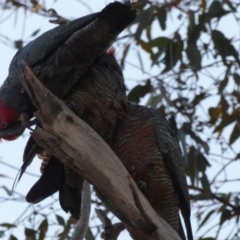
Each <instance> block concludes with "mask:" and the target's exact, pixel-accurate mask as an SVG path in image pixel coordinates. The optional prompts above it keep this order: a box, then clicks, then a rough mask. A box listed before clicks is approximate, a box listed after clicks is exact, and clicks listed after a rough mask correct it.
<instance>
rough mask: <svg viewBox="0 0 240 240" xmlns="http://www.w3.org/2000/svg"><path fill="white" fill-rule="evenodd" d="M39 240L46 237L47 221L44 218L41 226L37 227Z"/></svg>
mask: <svg viewBox="0 0 240 240" xmlns="http://www.w3.org/2000/svg"><path fill="white" fill-rule="evenodd" d="M38 230H39V238H38V239H39V240H44V238H45V236H46V232H47V230H48V221H47V219H46V218H45V219H44V220H43V221H42V222H41V224H40V225H39V228H38Z"/></svg>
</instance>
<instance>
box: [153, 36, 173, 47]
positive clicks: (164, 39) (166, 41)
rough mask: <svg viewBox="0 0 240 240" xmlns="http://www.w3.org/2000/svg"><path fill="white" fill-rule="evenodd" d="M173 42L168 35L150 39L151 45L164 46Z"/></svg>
mask: <svg viewBox="0 0 240 240" xmlns="http://www.w3.org/2000/svg"><path fill="white" fill-rule="evenodd" d="M171 43H172V40H171V39H170V38H167V37H158V38H155V39H152V40H151V41H149V45H150V46H151V47H158V48H163V47H167V46H169V45H170V44H171Z"/></svg>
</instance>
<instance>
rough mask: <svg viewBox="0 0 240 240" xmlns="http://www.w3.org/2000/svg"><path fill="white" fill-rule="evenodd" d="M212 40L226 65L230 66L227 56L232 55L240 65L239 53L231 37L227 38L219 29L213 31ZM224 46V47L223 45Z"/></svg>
mask: <svg viewBox="0 0 240 240" xmlns="http://www.w3.org/2000/svg"><path fill="white" fill-rule="evenodd" d="M212 40H213V43H214V47H215V49H216V50H217V53H218V54H219V55H220V56H221V58H222V61H223V63H224V65H226V66H227V67H228V64H227V62H226V57H227V56H232V57H233V58H234V59H235V61H236V62H237V63H238V65H239V66H240V60H239V55H238V52H237V51H236V49H235V48H234V46H233V45H232V42H231V40H230V39H228V38H226V37H225V36H224V34H223V33H221V32H220V31H218V30H213V31H212ZM222 46H224V47H222Z"/></svg>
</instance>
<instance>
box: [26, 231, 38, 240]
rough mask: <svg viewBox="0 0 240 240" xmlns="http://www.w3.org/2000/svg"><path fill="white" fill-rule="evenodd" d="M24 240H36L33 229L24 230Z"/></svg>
mask: <svg viewBox="0 0 240 240" xmlns="http://www.w3.org/2000/svg"><path fill="white" fill-rule="evenodd" d="M25 236H26V239H25V240H36V231H35V230H34V229H30V228H25Z"/></svg>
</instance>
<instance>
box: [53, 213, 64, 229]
mask: <svg viewBox="0 0 240 240" xmlns="http://www.w3.org/2000/svg"><path fill="white" fill-rule="evenodd" d="M55 216H56V219H57V221H58V224H59V225H61V226H65V220H64V218H63V217H61V216H59V215H57V214H56V215H55Z"/></svg>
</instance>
